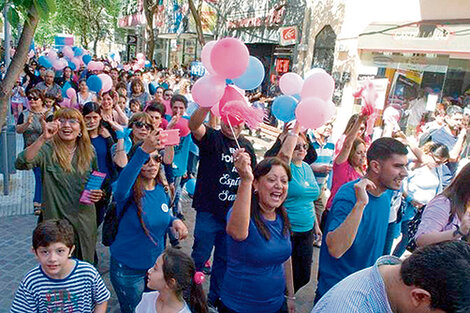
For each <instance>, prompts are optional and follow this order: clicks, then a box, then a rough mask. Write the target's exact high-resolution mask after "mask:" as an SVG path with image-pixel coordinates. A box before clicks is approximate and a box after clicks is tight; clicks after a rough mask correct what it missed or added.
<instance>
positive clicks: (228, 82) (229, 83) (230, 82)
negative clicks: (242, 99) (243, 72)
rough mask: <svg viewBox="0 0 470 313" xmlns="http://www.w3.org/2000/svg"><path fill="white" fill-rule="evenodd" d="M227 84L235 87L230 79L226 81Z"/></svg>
mask: <svg viewBox="0 0 470 313" xmlns="http://www.w3.org/2000/svg"><path fill="white" fill-rule="evenodd" d="M225 83H226V84H227V85H233V81H232V80H231V79H228V78H227V79H226V80H225Z"/></svg>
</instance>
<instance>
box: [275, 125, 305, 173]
mask: <svg viewBox="0 0 470 313" xmlns="http://www.w3.org/2000/svg"><path fill="white" fill-rule="evenodd" d="M299 132H300V124H299V123H296V124H295V125H294V128H293V129H292V130H290V131H289V132H288V133H287V137H286V139H285V140H284V142H283V143H282V146H281V149H280V150H279V153H278V154H277V156H278V157H279V158H280V159H282V160H283V161H284V162H286V163H287V164H290V161H291V160H292V154H293V153H294V149H295V145H296V144H297V138H299Z"/></svg>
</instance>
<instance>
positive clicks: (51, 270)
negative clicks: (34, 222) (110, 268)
mask: <svg viewBox="0 0 470 313" xmlns="http://www.w3.org/2000/svg"><path fill="white" fill-rule="evenodd" d="M74 249H75V246H74V233H73V228H72V225H70V223H69V222H68V221H66V220H47V221H45V222H42V223H40V224H38V226H36V228H35V229H34V232H33V252H34V254H35V255H36V258H37V259H38V261H39V265H38V266H36V267H35V268H33V269H32V270H31V271H29V272H28V273H27V274H26V276H25V277H24V278H23V280H22V281H21V284H20V286H19V287H18V290H17V291H16V295H15V299H14V300H13V304H12V307H11V311H10V312H12V313H16V312H21V313H23V312H39V313H43V312H44V313H46V312H95V313H104V312H106V306H107V301H108V299H109V297H110V293H109V291H108V289H107V288H106V286H105V285H104V283H103V280H102V279H101V276H100V274H99V273H98V271H97V270H96V269H95V268H94V267H93V266H92V265H90V264H89V263H86V262H83V261H79V260H75V259H71V258H70V256H71V255H72V252H73V250H74Z"/></svg>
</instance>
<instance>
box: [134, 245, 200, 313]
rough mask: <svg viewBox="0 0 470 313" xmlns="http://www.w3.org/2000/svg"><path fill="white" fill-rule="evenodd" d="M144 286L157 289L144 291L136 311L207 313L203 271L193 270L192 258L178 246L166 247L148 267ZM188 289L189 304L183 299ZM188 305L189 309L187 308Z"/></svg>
mask: <svg viewBox="0 0 470 313" xmlns="http://www.w3.org/2000/svg"><path fill="white" fill-rule="evenodd" d="M147 276H148V281H147V287H148V288H150V289H154V290H158V291H152V292H148V293H144V294H143V296H142V300H141V301H140V303H139V304H138V305H137V307H136V309H135V312H136V313H157V312H163V311H165V312H171V313H173V312H174V313H191V310H192V311H193V312H198V313H207V312H208V308H207V303H206V296H205V294H204V290H203V289H202V283H203V282H204V274H202V273H201V272H196V269H195V266H194V261H193V260H192V259H191V258H190V257H189V256H188V255H186V254H185V253H184V252H182V251H181V250H178V249H175V248H167V249H166V250H165V251H164V252H163V253H162V254H161V255H160V256H159V257H158V259H157V262H156V263H155V265H154V267H152V268H151V269H149V270H148V275H147ZM188 289H189V293H190V296H189V299H190V301H189V302H190V303H189V305H190V307H188V305H187V304H186V302H185V301H184V299H183V293H184V294H187V293H186V292H185V291H187V290H188ZM190 308H191V309H190Z"/></svg>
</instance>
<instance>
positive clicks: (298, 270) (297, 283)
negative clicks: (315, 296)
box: [290, 229, 314, 293]
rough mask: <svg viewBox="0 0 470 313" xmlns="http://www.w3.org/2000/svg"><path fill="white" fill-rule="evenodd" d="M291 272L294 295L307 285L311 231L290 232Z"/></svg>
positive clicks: (310, 259) (310, 255)
mask: <svg viewBox="0 0 470 313" xmlns="http://www.w3.org/2000/svg"><path fill="white" fill-rule="evenodd" d="M290 238H291V242H292V272H293V276H294V293H295V292H297V290H299V289H300V288H302V287H303V286H305V285H306V284H308V282H309V281H310V273H311V270H312V256H313V240H314V235H313V229H311V230H309V231H306V232H292V235H291V237H290Z"/></svg>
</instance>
